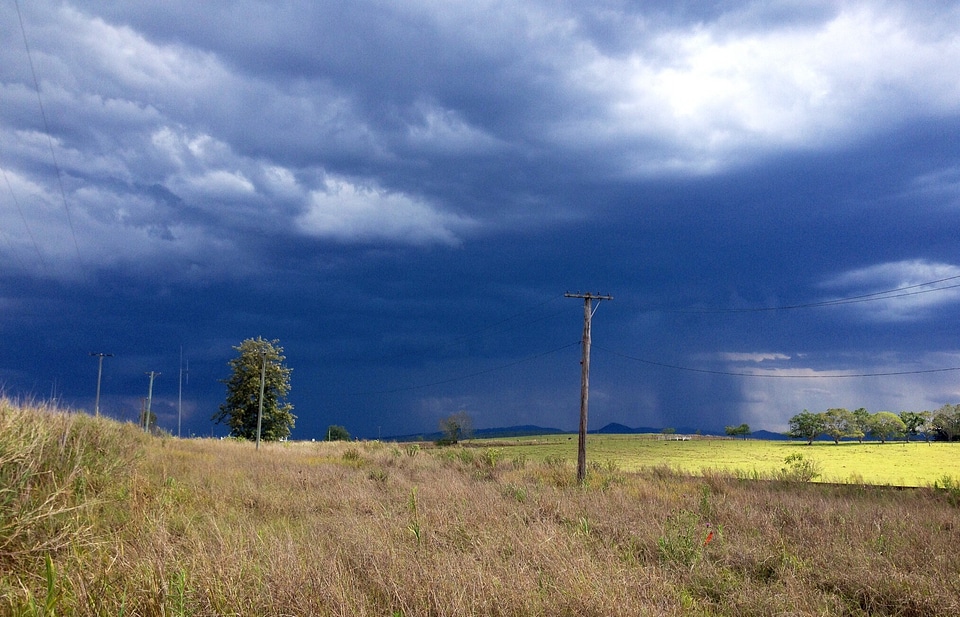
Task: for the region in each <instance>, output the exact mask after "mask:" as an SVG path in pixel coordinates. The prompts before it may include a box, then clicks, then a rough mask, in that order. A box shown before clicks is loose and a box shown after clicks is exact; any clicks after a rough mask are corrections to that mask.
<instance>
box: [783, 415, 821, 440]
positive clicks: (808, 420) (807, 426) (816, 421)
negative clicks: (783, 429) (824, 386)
mask: <svg viewBox="0 0 960 617" xmlns="http://www.w3.org/2000/svg"><path fill="white" fill-rule="evenodd" d="M789 426H790V430H789V431H787V435H789V436H790V437H795V438H798V439H806V440H807V445H809V444H812V443H813V440H814V439H816V438H817V437H819V436H820V435H822V434H823V431H824V421H823V414H818V413H810V412H809V411H807V410H806V409H804V410H803V411H802V412H800V413H798V414H797V415H795V416H793V417H792V418H790V424H789Z"/></svg>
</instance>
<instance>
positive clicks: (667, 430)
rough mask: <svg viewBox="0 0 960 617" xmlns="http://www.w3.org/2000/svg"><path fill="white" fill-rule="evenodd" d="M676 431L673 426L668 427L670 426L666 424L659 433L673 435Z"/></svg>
mask: <svg viewBox="0 0 960 617" xmlns="http://www.w3.org/2000/svg"><path fill="white" fill-rule="evenodd" d="M676 432H677V429H675V428H673V427H670V426H668V427H666V428H664V429H663V430H661V431H660V433H661V434H662V435H675V434H676Z"/></svg>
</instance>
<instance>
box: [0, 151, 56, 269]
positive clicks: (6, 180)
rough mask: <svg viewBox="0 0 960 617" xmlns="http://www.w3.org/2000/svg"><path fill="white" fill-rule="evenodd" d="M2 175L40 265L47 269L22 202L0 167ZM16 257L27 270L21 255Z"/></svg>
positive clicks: (11, 248) (11, 245)
mask: <svg viewBox="0 0 960 617" xmlns="http://www.w3.org/2000/svg"><path fill="white" fill-rule="evenodd" d="M0 173H2V174H3V180H4V182H6V184H7V190H9V191H10V199H12V200H13V205H15V206H16V207H17V212H18V213H19V214H20V220H21V221H23V227H24V228H25V229H26V230H27V237H29V238H30V242H31V243H32V244H33V248H34V249H35V250H36V251H37V258H38V259H39V260H40V265H41V266H43V267H44V269H45V268H46V267H47V264H46V262H44V261H43V254H41V253H40V246H39V245H38V244H37V239H36V238H34V237H33V231H31V229H30V225H28V224H27V217H25V216H24V215H23V208H21V207H20V200H18V199H17V194H16V193H14V192H13V185H12V184H10V178H9V177H7V170H6V169H5V168H3V167H0ZM4 237H6V238H7V243H8V244H9V245H10V250H11V252H13V243H12V242H10V239H9V237H7V235H6V234H4ZM14 255H15V256H16V259H17V262H19V264H20V267H22V268H26V265H25V264H24V263H23V260H22V259H20V255H19V254H17V253H14Z"/></svg>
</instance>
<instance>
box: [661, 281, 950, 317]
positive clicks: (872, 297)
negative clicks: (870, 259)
mask: <svg viewBox="0 0 960 617" xmlns="http://www.w3.org/2000/svg"><path fill="white" fill-rule="evenodd" d="M956 279H960V274H958V275H955V276H948V277H944V278H941V279H937V280H934V281H926V282H924V283H917V284H915V285H906V286H903V287H896V288H894V289H887V290H884V291H875V292H873V293H868V294H862V295H858V296H848V297H845V298H835V299H833V300H822V301H819V302H806V303H803V304H786V305H781V306H765V307H756V308H704V309H662V308H660V309H656V310H662V311H664V312H669V313H689V314H709V313H761V312H770V311H788V310H794V309H805V308H819V307H822V306H839V305H843V304H858V303H860V302H876V301H879V300H892V299H895V298H904V297H907V296H916V295H920V294H927V293H933V292H936V291H945V290H947V289H955V288H957V287H960V283H955V284H953V285H945V286H942V287H936V288H934V289H923V290H920V291H908V290H911V289H918V288H920V287H927V286H929V285H937V284H939V283H945V282H947V281H953V280H956ZM901 292H905V293H901Z"/></svg>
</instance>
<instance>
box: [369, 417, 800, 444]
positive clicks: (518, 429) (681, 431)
mask: <svg viewBox="0 0 960 617" xmlns="http://www.w3.org/2000/svg"><path fill="white" fill-rule="evenodd" d="M589 432H590V434H592V435H639V434H659V433H662V432H663V429H662V428H654V427H651V426H639V427H636V428H633V427H629V426H627V425H625V424H620V423H618V422H611V423H610V424H607V425H606V426H604V427H603V428H599V429H597V430H595V431H589ZM573 433H576V431H565V430H562V429H559V428H553V427H544V426H536V425H534V424H524V425H520V426H503V427H496V428H480V429H476V430H474V431H473V437H475V438H477V439H497V438H506V437H529V436H532V435H562V434H573ZM674 433H676V434H677V435H695V434H699V435H711V436H723V437H725V436H726V433H725V432H724V431H710V430H707V431H704V430H699V429H695V428H691V427H689V426H681V427H678V428H676V429H674ZM441 437H443V433H441V432H439V431H437V432H433V433H416V434H411V435H395V436H392V437H385V438H384V441H401V442H403V441H437V440H438V439H440V438H441ZM747 437H748V438H749V439H768V440H785V439H789V438H788V437H787V436H786V435H784V434H783V433H774V432H772V431H764V430H760V431H753V432H752V433H750V434H749V435H747Z"/></svg>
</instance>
